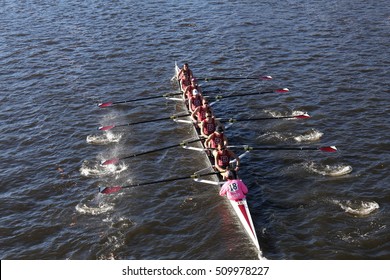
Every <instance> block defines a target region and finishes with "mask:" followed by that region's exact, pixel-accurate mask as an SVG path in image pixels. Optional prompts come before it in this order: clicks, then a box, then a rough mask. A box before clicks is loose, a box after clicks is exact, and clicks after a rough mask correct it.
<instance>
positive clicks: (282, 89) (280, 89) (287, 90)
mask: <svg viewBox="0 0 390 280" xmlns="http://www.w3.org/2000/svg"><path fill="white" fill-rule="evenodd" d="M289 91H290V90H289V89H288V88H278V89H277V90H275V92H277V93H285V92H289Z"/></svg>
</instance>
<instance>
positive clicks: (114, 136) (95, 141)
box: [87, 131, 123, 145]
mask: <svg viewBox="0 0 390 280" xmlns="http://www.w3.org/2000/svg"><path fill="white" fill-rule="evenodd" d="M122 135H123V134H120V133H113V132H112V131H106V132H105V133H104V134H101V135H88V136H87V143H88V144H91V145H108V144H111V143H118V142H119V141H120V140H121V138H122Z"/></svg>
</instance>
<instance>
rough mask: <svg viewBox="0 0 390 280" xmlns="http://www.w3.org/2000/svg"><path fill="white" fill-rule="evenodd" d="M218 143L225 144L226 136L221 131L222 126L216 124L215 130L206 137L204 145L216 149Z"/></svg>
mask: <svg viewBox="0 0 390 280" xmlns="http://www.w3.org/2000/svg"><path fill="white" fill-rule="evenodd" d="M220 143H222V144H223V145H224V146H227V138H226V136H225V134H224V133H223V127H222V126H217V128H216V130H215V131H214V132H213V133H211V134H210V135H209V137H208V138H207V139H206V141H205V146H206V147H207V148H212V149H216V148H217V147H218V144H220Z"/></svg>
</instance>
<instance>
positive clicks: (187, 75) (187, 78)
mask: <svg viewBox="0 0 390 280" xmlns="http://www.w3.org/2000/svg"><path fill="white" fill-rule="evenodd" d="M177 78H178V79H179V80H180V83H181V87H182V90H183V91H184V90H185V88H186V87H188V86H189V85H190V84H191V79H193V78H194V76H193V74H192V71H191V69H190V67H189V66H188V63H184V65H183V68H181V69H180V70H179V73H177Z"/></svg>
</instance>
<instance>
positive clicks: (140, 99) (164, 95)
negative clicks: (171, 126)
mask: <svg viewBox="0 0 390 280" xmlns="http://www.w3.org/2000/svg"><path fill="white" fill-rule="evenodd" d="M181 94H183V93H182V92H171V93H166V94H163V95H156V96H149V97H143V98H137V99H131V100H126V101H116V102H112V101H109V102H104V103H99V104H98V107H100V108H106V107H110V106H112V105H115V104H123V103H129V102H137V101H143V100H150V99H157V98H161V97H171V96H175V95H181Z"/></svg>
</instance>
